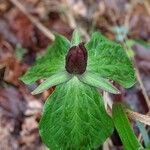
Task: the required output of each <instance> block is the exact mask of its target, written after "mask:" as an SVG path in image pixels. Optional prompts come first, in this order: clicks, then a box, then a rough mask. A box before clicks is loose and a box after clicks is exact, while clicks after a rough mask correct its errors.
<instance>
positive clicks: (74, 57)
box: [65, 43, 87, 74]
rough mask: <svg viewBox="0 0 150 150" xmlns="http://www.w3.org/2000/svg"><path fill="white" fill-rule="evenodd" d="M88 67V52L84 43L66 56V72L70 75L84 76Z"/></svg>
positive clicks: (71, 49) (72, 48)
mask: <svg viewBox="0 0 150 150" xmlns="http://www.w3.org/2000/svg"><path fill="white" fill-rule="evenodd" d="M86 66H87V50H86V48H85V47H84V43H80V44H79V45H77V46H73V47H71V48H70V49H69V52H68V54H67V56H66V66H65V67H66V70H67V71H68V72H69V73H70V74H83V73H84V72H85V70H86Z"/></svg>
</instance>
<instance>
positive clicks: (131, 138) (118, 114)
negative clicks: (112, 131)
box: [112, 103, 143, 150]
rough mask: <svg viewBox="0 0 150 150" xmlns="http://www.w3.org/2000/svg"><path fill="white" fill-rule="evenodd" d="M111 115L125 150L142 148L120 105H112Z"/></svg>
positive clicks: (139, 149)
mask: <svg viewBox="0 0 150 150" xmlns="http://www.w3.org/2000/svg"><path fill="white" fill-rule="evenodd" d="M112 114H113V120H114V124H115V128H116V129H117V131H118V134H119V136H120V138H121V141H122V143H123V145H124V148H125V150H141V149H142V148H143V147H142V145H141V144H140V143H139V142H138V140H137V138H136V136H135V134H134V131H133V129H132V127H131V125H130V122H129V120H128V118H127V115H126V113H125V111H124V107H123V106H122V104H119V103H116V104H114V105H113V110H112Z"/></svg>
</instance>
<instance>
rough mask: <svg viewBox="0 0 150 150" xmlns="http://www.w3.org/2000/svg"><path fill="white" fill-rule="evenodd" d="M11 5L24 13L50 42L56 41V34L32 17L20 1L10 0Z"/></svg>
mask: <svg viewBox="0 0 150 150" xmlns="http://www.w3.org/2000/svg"><path fill="white" fill-rule="evenodd" d="M9 1H10V2H11V3H13V4H14V5H15V6H16V7H17V8H18V9H19V10H20V11H21V12H22V13H24V14H25V15H26V16H27V17H28V18H29V20H30V21H31V22H32V23H33V24H34V25H35V26H36V27H37V28H38V29H39V30H41V31H42V32H43V34H44V35H45V36H47V37H48V38H49V39H50V40H52V41H54V39H55V36H54V34H53V33H52V32H51V31H50V30H48V29H47V28H46V27H45V26H44V25H43V24H42V23H40V22H39V20H38V19H36V18H35V17H33V16H32V15H30V14H29V13H28V12H27V10H26V8H25V7H24V6H23V5H22V4H21V3H20V2H19V1H18V0H9Z"/></svg>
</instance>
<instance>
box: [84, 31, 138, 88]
mask: <svg viewBox="0 0 150 150" xmlns="http://www.w3.org/2000/svg"><path fill="white" fill-rule="evenodd" d="M86 48H87V49H88V54H89V55H88V66H87V70H88V71H95V72H97V73H99V74H100V76H101V77H103V78H108V79H112V80H114V81H117V82H118V83H120V84H121V85H123V86H124V87H125V88H129V87H131V86H132V85H133V84H134V83H135V75H134V69H133V66H132V63H131V61H130V60H129V58H128V57H127V55H126V53H125V51H124V50H123V48H122V47H121V46H120V45H119V44H117V43H115V42H112V41H110V40H108V39H107V38H105V37H104V36H102V35H101V34H100V33H98V32H96V33H94V34H93V36H92V38H91V40H90V41H89V42H88V43H87V44H86Z"/></svg>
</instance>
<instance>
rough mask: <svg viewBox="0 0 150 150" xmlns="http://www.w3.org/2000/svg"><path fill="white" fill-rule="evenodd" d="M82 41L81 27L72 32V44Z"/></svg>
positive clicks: (75, 44)
mask: <svg viewBox="0 0 150 150" xmlns="http://www.w3.org/2000/svg"><path fill="white" fill-rule="evenodd" d="M80 43H81V34H80V31H79V29H75V30H74V31H73V34H72V39H71V46H77V45H79V44H80Z"/></svg>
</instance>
